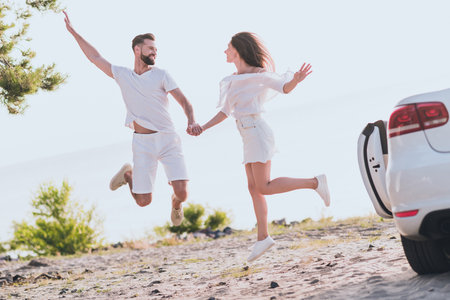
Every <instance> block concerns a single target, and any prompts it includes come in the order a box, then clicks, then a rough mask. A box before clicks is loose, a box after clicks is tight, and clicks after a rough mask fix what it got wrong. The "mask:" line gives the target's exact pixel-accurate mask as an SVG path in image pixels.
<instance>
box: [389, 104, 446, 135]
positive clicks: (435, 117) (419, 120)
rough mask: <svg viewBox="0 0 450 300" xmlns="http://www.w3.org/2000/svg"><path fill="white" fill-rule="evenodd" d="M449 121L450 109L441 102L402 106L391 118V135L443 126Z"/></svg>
mask: <svg viewBox="0 0 450 300" xmlns="http://www.w3.org/2000/svg"><path fill="white" fill-rule="evenodd" d="M447 122H448V111H447V109H446V108H445V105H444V104H443V103H441V102H427V103H418V104H408V105H404V106H400V107H398V108H397V109H396V110H395V111H394V112H393V113H392V115H391V117H390V119H389V126H388V128H389V137H394V136H398V135H402V134H407V133H411V132H415V131H419V130H425V129H430V128H434V127H438V126H442V125H444V124H446V123H447Z"/></svg>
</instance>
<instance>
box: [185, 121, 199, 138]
mask: <svg viewBox="0 0 450 300" xmlns="http://www.w3.org/2000/svg"><path fill="white" fill-rule="evenodd" d="M186 132H187V133H188V134H190V135H192V136H199V135H200V134H201V133H202V132H203V128H202V127H201V126H200V125H199V124H197V123H192V124H189V125H188V127H187V129H186Z"/></svg>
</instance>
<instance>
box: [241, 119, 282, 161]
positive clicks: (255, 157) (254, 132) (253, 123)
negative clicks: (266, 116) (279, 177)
mask: <svg viewBox="0 0 450 300" xmlns="http://www.w3.org/2000/svg"><path fill="white" fill-rule="evenodd" d="M236 125H237V128H238V130H239V133H240V134H241V137H242V142H243V144H244V161H243V162H242V163H243V164H248V163H254V162H261V163H266V162H267V161H269V160H271V159H272V157H273V155H274V154H275V152H276V148H275V138H274V136H273V132H272V129H270V127H269V125H267V123H266V122H265V121H264V120H263V119H262V118H261V117H260V116H259V115H248V116H245V117H242V118H240V119H236Z"/></svg>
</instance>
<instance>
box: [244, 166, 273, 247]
mask: <svg viewBox="0 0 450 300" xmlns="http://www.w3.org/2000/svg"><path fill="white" fill-rule="evenodd" d="M245 172H246V173H247V181H248V191H249V192H250V195H251V196H252V200H253V209H254V210H255V215H256V222H257V229H258V241H262V240H264V239H265V238H266V237H268V236H269V229H268V228H267V203H266V197H264V195H262V194H260V193H259V192H258V191H257V188H256V184H255V180H254V178H253V171H252V167H251V164H246V165H245Z"/></svg>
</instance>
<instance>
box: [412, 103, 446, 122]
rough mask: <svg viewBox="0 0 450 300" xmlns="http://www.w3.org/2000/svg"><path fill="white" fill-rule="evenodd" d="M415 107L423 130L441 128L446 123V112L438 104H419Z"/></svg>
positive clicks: (442, 105)
mask: <svg viewBox="0 0 450 300" xmlns="http://www.w3.org/2000/svg"><path fill="white" fill-rule="evenodd" d="M416 107H417V112H418V114H419V118H420V121H421V122H422V124H423V129H430V128H434V127H438V126H442V125H444V124H446V123H447V122H448V111H447V109H446V108H445V106H444V104H442V103H440V102H431V103H420V104H417V105H416Z"/></svg>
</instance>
